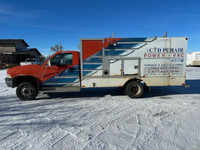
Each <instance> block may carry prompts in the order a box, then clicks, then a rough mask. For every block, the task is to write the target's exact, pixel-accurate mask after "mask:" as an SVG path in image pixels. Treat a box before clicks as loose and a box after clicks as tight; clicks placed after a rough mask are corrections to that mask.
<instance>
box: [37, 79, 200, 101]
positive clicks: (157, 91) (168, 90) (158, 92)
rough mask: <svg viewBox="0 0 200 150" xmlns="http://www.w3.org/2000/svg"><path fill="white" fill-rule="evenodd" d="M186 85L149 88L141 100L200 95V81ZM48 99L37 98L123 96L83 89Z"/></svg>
mask: <svg viewBox="0 0 200 150" xmlns="http://www.w3.org/2000/svg"><path fill="white" fill-rule="evenodd" d="M186 84H187V85H190V87H189V88H185V87H184V86H159V87H158V86H157V87H151V92H150V93H149V92H148V91H145V93H144V96H143V98H147V97H157V96H167V95H177V94H178V95H179V94H200V80H186ZM47 94H48V96H49V97H44V98H38V100H40V99H54V98H86V97H88V98H90V97H105V96H106V95H111V96H123V95H125V94H124V92H123V90H122V88H113V87H111V88H83V89H82V90H81V92H66V93H65V92H62V93H47Z"/></svg>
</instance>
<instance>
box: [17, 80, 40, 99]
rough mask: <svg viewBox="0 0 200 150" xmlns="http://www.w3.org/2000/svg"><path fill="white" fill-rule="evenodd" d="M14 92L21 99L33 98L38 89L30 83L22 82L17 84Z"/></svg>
mask: <svg viewBox="0 0 200 150" xmlns="http://www.w3.org/2000/svg"><path fill="white" fill-rule="evenodd" d="M16 94H17V96H18V98H19V99H21V100H23V101H25V100H34V99H35V98H36V96H37V95H38V90H37V89H36V87H35V86H34V85H33V84H32V83H30V82H22V83H20V84H19V85H18V86H17V89H16Z"/></svg>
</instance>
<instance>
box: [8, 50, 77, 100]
mask: <svg viewBox="0 0 200 150" xmlns="http://www.w3.org/2000/svg"><path fill="white" fill-rule="evenodd" d="M50 60H51V62H50ZM78 64H79V52H78V51H60V52H57V53H55V54H54V55H53V56H51V57H50V58H49V59H48V60H46V61H44V62H43V63H41V64H34V65H26V66H18V67H14V68H11V69H8V71H7V78H5V81H6V84H7V86H9V87H17V89H16V94H17V96H18V97H19V98H20V99H21V100H32V99H35V97H36V96H37V95H38V91H40V90H45V88H46V89H48V90H53V89H55V88H54V87H52V86H48V85H50V84H48V82H47V81H48V79H51V78H53V77H55V78H57V79H58V78H59V76H60V74H61V73H63V71H65V70H67V69H68V68H71V69H72V67H74V66H76V67H78V66H77V65H78ZM53 80H54V79H53ZM55 81H56V82H62V81H61V80H60V81H58V80H54V81H52V82H54V83H55ZM46 82H47V83H46ZM42 85H43V86H42ZM48 87H49V88H48ZM58 87H59V86H58ZM60 87H62V86H60Z"/></svg>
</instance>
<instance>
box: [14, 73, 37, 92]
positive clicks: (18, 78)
mask: <svg viewBox="0 0 200 150" xmlns="http://www.w3.org/2000/svg"><path fill="white" fill-rule="evenodd" d="M22 82H30V83H32V84H33V85H35V86H36V88H37V90H39V83H38V80H37V79H36V78H35V77H34V76H26V75H24V76H23V75H22V76H16V77H14V78H13V87H17V86H18V85H19V84H20V83H22Z"/></svg>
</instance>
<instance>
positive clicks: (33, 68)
mask: <svg viewBox="0 0 200 150" xmlns="http://www.w3.org/2000/svg"><path fill="white" fill-rule="evenodd" d="M40 68H41V66H40V65H38V64H34V65H26V66H17V67H13V68H10V69H8V71H7V73H8V74H9V75H10V76H11V77H12V78H14V77H15V76H23V75H28V76H34V77H36V76H37V73H38V70H39V69H40Z"/></svg>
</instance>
